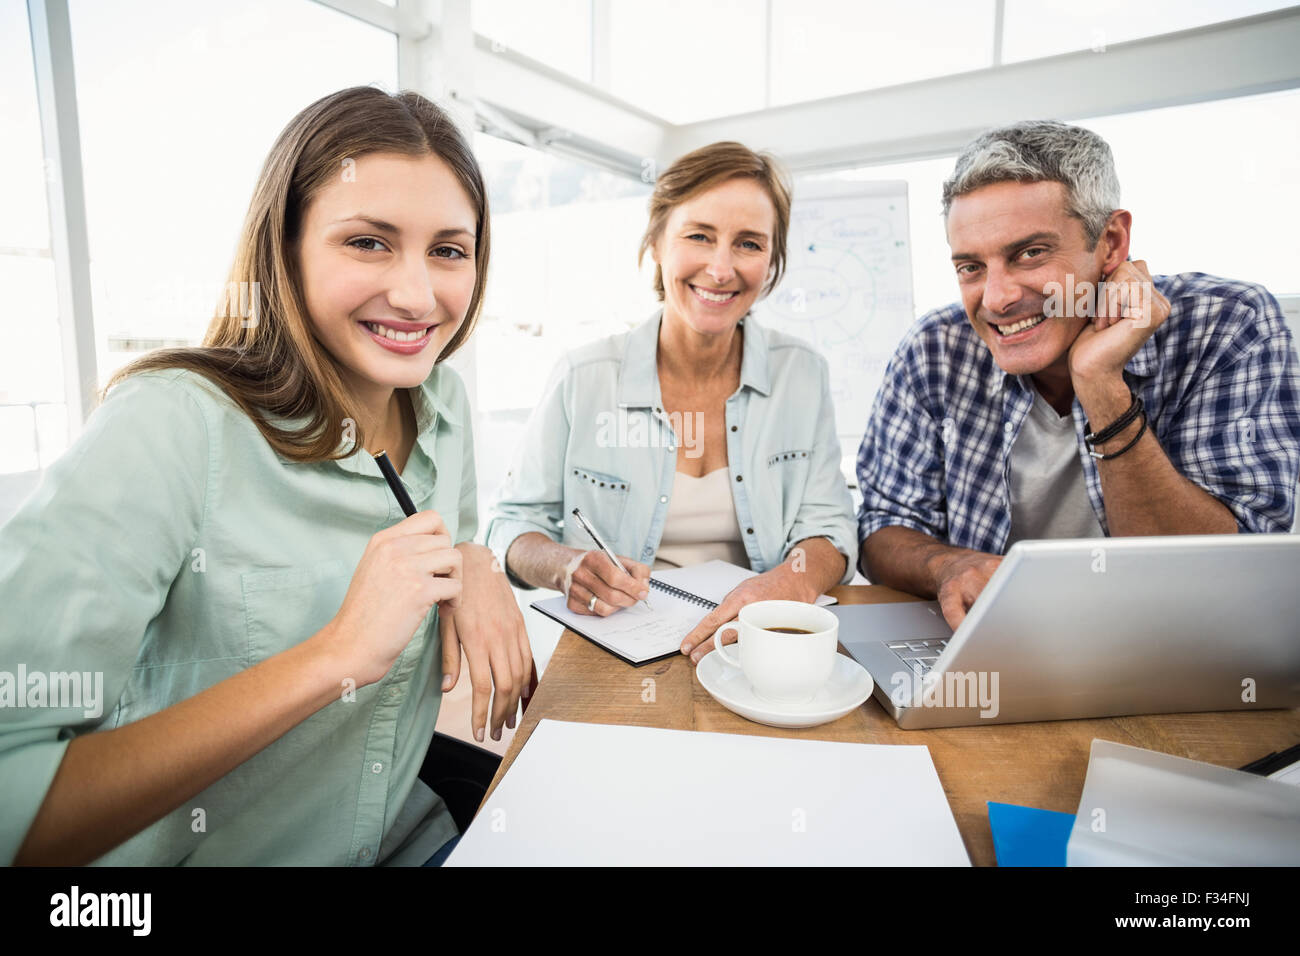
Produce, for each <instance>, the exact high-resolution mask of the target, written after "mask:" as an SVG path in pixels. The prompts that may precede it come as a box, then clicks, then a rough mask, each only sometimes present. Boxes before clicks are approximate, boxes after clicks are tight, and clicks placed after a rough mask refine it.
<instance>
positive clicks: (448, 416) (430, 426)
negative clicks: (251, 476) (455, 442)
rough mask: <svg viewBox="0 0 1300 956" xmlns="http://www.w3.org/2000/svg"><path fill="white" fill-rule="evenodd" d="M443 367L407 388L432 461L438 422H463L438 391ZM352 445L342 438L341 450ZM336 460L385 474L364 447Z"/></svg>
mask: <svg viewBox="0 0 1300 956" xmlns="http://www.w3.org/2000/svg"><path fill="white" fill-rule="evenodd" d="M441 369H442V365H441V364H439V365H435V366H434V367H433V372H432V373H431V374H430V375H429V377H428V378H427V379H425V380H424V382H423V383H421V385H420V386H419V387H418V388H410V389H407V392H408V393H409V394H410V396H411V408H412V409H413V410H414V411H415V432H416V434H415V441H416V444H417V445H419V446H420V447H421V448H422V449H424V452H425V454H426V455H428V456H429V459H430V460H433V449H434V439H435V437H436V435H437V431H438V423H439V421H445V422H446V423H447V424H448V425H450V426H452V427H453V428H455V427H459V426H460V424H461V419H460V416H459V415H458V414H456V413H455V412H453V411H452V410H451V408H450V406H448V405H447V403H446V402H445V401H443V399H442V396H441V395H439V394H438V390H437V384H438V381H439V379H440V377H441V374H440V373H441ZM267 419H268V421H270V422H271V423H272V424H273V425H275V426H276V427H278V428H284V429H289V430H294V429H297V428H302V427H303V426H304V425H306V424H307V417H306V416H302V417H299V418H284V417H280V416H276V415H268V416H267ZM350 444H352V443H351V442H350V441H346V440H340V441H339V450H340V451H342V450H344V449H346V448H347V446H348V445H350ZM276 457H277V458H279V459H280V461H281V462H283V463H284V464H286V465H300V464H304V462H300V461H295V460H293V459H292V458H287V457H285V456H284V455H283V454H281V453H280V452H276ZM334 463H335V464H337V465H338V466H339V467H341V468H343V469H345V470H347V471H351V472H355V473H356V474H363V475H371V476H374V477H380V478H382V477H383V473H382V472H381V471H380V470H379V466H378V465H376V464H375V462H374V458H373V456H371V455H370V453H369V452H367V451H366V450H365V449H364V448H357V449H356V450H355V451H354V452H353V453H352V454H351V455H349V456H348V457H347V458H338V459H334Z"/></svg>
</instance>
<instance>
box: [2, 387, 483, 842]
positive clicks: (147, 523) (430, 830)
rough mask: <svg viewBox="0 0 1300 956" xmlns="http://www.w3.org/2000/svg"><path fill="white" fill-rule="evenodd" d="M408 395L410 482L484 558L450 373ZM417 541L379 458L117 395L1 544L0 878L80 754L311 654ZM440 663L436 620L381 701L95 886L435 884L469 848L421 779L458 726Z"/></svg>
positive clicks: (296, 732)
mask: <svg viewBox="0 0 1300 956" xmlns="http://www.w3.org/2000/svg"><path fill="white" fill-rule="evenodd" d="M410 394H411V398H412V403H413V406H414V409H415V414H416V421H417V425H418V430H419V435H418V438H417V440H416V443H415V446H414V447H413V449H412V451H411V455H410V458H409V460H408V462H407V465H406V468H405V470H404V471H403V473H402V481H403V483H404V484H405V485H406V487H407V489H408V490H409V492H410V495H411V499H412V500H413V501H414V503H415V506H416V508H418V509H419V510H421V511H424V510H430V509H432V510H435V511H437V512H438V513H439V514H440V515H442V517H443V519H444V520H445V522H446V524H447V528H448V530H449V531H450V533H451V536H452V540H454V541H456V542H457V543H459V542H462V541H466V540H469V539H471V538H472V537H473V535H474V532H475V530H476V523H477V515H476V505H475V500H476V498H475V484H474V457H473V440H472V437H471V432H470V427H469V423H470V415H469V407H468V401H467V399H466V394H465V387H464V385H463V383H462V382H461V380H460V378H459V376H457V374H456V373H455V372H454V371H453V370H451V369H449V368H448V367H446V366H445V365H439V366H436V367H435V368H434V370H433V374H432V375H431V376H430V377H429V379H428V381H427V382H425V384H424V385H423V386H422V387H420V388H418V389H412V390H411V391H410ZM403 517H404V515H403V514H402V512H401V509H400V508H399V506H398V504H397V502H396V501H395V500H394V498H393V495H392V492H391V491H390V490H389V488H388V486H387V484H386V483H385V481H384V479H383V476H382V475H381V473H380V471H379V469H378V467H376V465H375V463H374V459H373V458H371V456H370V455H369V454H367V453H366V451H365V450H364V449H358V451H357V453H356V454H354V455H352V456H351V457H349V458H346V459H341V460H339V461H329V462H321V463H316V464H303V463H295V462H291V461H289V460H287V459H285V458H282V457H280V456H279V455H278V454H277V453H276V451H275V450H274V448H272V447H271V445H270V444H268V443H267V441H266V440H265V438H263V437H262V434H261V433H260V432H259V431H258V430H257V427H256V426H255V425H254V424H253V422H252V420H251V419H249V417H248V416H247V415H246V414H245V413H244V412H243V411H241V410H240V409H239V407H238V406H237V405H235V404H234V403H233V402H232V401H231V400H230V399H229V398H228V397H227V396H226V395H225V394H224V392H222V390H221V389H220V388H219V387H218V386H216V385H215V384H213V383H211V382H210V381H208V380H207V379H205V378H203V377H202V376H200V375H197V374H195V373H192V372H188V371H183V370H168V371H164V372H149V373H144V374H140V375H136V376H133V377H131V378H129V379H127V380H126V381H125V382H124V383H122V384H121V385H119V386H118V387H117V388H115V389H114V390H113V392H112V393H110V395H109V397H108V400H107V401H106V402H105V403H104V404H103V406H102V407H100V408H99V409H97V410H96V411H95V413H94V414H93V415H92V416H91V418H90V420H89V422H88V425H87V428H86V431H85V432H84V433H83V434H82V436H81V437H80V438H79V439H78V440H77V442H76V443H75V444H74V445H73V446H72V447H71V448H70V449H68V451H67V452H66V453H65V454H64V455H63V456H62V457H61V458H59V459H58V461H56V462H55V464H54V465H53V466H52V467H51V468H50V470H49V471H48V473H47V474H46V475H45V478H44V480H43V482H42V483H41V485H40V486H39V488H37V490H36V491H35V492H34V493H33V495H32V496H31V498H29V499H28V500H27V501H26V502H25V503H24V505H23V506H22V508H21V509H20V510H19V511H18V512H17V513H16V514H15V515H14V516H13V517H12V518H11V519H10V520H9V521H8V522H7V523H6V524H5V525H4V527H3V528H0V862H4V863H9V862H12V860H13V858H14V856H15V855H16V854H17V852H18V849H19V847H20V846H21V845H22V842H23V839H24V838H25V836H26V834H27V831H28V830H29V829H30V827H31V823H32V821H33V819H34V818H35V816H36V812H37V810H38V809H39V808H40V805H41V803H42V801H43V800H44V798H45V794H46V792H47V791H48V789H49V786H50V783H51V781H52V780H53V778H54V775H55V772H56V771H57V769H58V767H59V763H60V761H61V760H62V759H63V754H64V751H65V749H66V748H67V745H68V742H69V741H70V740H71V739H72V738H73V737H75V736H77V735H79V734H86V733H94V732H96V731H100V730H109V729H112V728H116V727H121V726H123V725H124V724H128V723H131V722H132V721H136V720H139V719H140V718H142V717H145V716H148V715H149V714H152V713H155V712H157V711H160V710H163V709H165V708H167V707H169V706H171V705H172V704H175V703H177V702H179V701H182V700H185V699H186V698H188V697H191V696H193V695H195V694H197V693H199V692H200V691H203V690H205V689H206V688H208V687H211V686H212V685H214V684H217V683H218V682H220V681H222V680H224V679H226V678H228V677H231V676H232V675H234V674H236V673H238V672H239V671H241V670H243V669H244V668H246V667H249V666H252V665H254V664H256V663H257V662H259V661H262V660H265V659H266V658H268V657H271V656H272V655H274V654H277V653H279V652H280V651H283V650H286V649H288V648H289V647H291V646H293V645H295V644H298V643H300V642H301V641H303V640H306V639H307V638H309V637H311V636H312V635H313V634H314V633H316V632H317V631H318V630H319V629H320V628H321V627H323V626H324V625H325V624H326V623H327V622H328V621H329V620H330V619H331V618H332V617H333V616H334V614H335V613H337V611H338V609H339V607H340V606H341V605H342V603H343V597H344V595H345V594H346V592H347V587H348V584H349V582H350V581H351V578H352V573H353V571H354V570H355V569H356V566H357V562H358V561H359V560H360V557H361V554H362V552H363V551H364V549H365V546H366V544H367V542H368V541H369V540H370V538H371V536H372V535H374V534H375V533H376V532H378V531H380V530H382V529H383V528H386V527H389V526H390V525H392V524H395V523H396V522H398V521H400V520H402V518H403ZM439 643H440V642H439V638H438V628H437V609H436V608H435V609H434V610H433V611H431V612H430V614H429V616H428V617H427V618H426V619H425V621H424V623H423V624H422V625H421V626H420V628H419V629H418V630H417V631H416V633H415V636H414V637H413V638H412V640H411V642H410V644H409V645H407V647H406V649H405V650H404V651H403V653H402V655H401V656H400V657H399V658H398V660H397V661H396V663H395V664H394V665H393V667H392V669H391V670H390V671H389V672H388V674H387V675H386V676H385V677H384V679H383V680H381V681H380V682H378V683H377V684H372V685H369V686H366V687H359V688H356V689H355V692H354V699H351V700H349V699H347V697H348V696H349V695H348V688H344V687H341V688H340V695H339V699H338V700H335V701H334V702H332V703H331V704H329V705H328V706H326V707H325V708H323V709H322V710H320V711H318V712H317V713H316V714H314V715H313V716H311V717H309V718H308V719H307V720H305V721H303V722H302V723H301V724H299V725H298V726H296V727H294V728H293V729H292V730H290V731H289V732H288V733H286V734H285V735H284V736H282V737H281V738H280V739H279V740H277V741H275V742H274V743H272V744H271V745H270V746H268V747H267V748H265V749H264V750H262V751H261V752H260V753H258V754H256V755H254V756H253V757H252V758H250V759H249V760H247V761H245V762H244V763H243V764H241V765H240V766H238V767H237V768H235V769H234V770H232V771H231V772H230V773H228V774H226V775H225V776H224V777H222V778H221V779H220V780H219V781H217V782H216V783H214V784H213V785H212V786H210V787H208V788H207V789H205V790H203V791H202V792H201V793H199V794H197V795H196V796H194V797H193V798H192V799H190V800H188V801H186V802H185V804H184V805H182V806H180V807H177V808H176V809H175V810H174V811H173V812H172V813H170V814H168V815H167V816H166V817H164V818H163V819H161V820H159V821H158V822H156V823H155V824H153V825H152V826H150V827H148V828H147V829H146V830H144V831H142V832H141V833H139V834H137V835H136V836H134V837H132V838H131V839H129V840H127V841H126V842H125V843H123V844H121V845H120V846H118V847H116V848H115V849H113V850H111V851H110V852H109V853H107V854H105V855H104V856H102V857H100V858H99V860H97V861H96V862H97V863H100V864H113V865H123V864H125V865H131V864H147V865H170V864H182V863H183V864H198V865H227V864H230V865H262V864H305V865H330V866H343V865H351V866H367V865H374V864H376V863H393V864H405V863H412V864H420V863H423V862H424V861H425V860H426V859H427V858H428V857H429V856H431V855H432V854H433V853H434V852H435V851H436V850H437V849H438V848H439V847H440V846H442V844H443V843H445V842H446V841H447V840H448V839H450V838H451V837H453V836H455V834H456V827H455V824H454V823H453V821H452V819H451V815H450V813H449V812H448V811H447V809H446V806H445V805H444V804H443V802H442V800H441V799H440V798H438V797H437V796H436V795H435V794H434V793H433V791H432V790H430V789H429V788H428V787H427V786H425V785H424V784H423V783H422V782H421V781H420V780H419V779H418V777H417V774H418V772H419V770H420V766H421V764H422V762H423V760H424V757H425V752H426V751H427V749H428V746H429V742H430V740H431V739H432V737H433V730H434V724H435V722H436V721H437V717H438V707H439V704H440V703H441V692H440V688H441V681H442V657H441V649H440V646H439ZM74 673H75V674H77V675H79V679H77V680H75V681H74V679H73V677H72V676H71V675H72V674H74ZM6 675H7V676H6ZM51 675H54V676H51ZM97 684H98V685H99V686H100V687H101V690H100V692H99V693H98V694H96V691H95V687H96V685H97ZM97 696H98V698H99V699H98V700H96V699H95V698H96V697H97Z"/></svg>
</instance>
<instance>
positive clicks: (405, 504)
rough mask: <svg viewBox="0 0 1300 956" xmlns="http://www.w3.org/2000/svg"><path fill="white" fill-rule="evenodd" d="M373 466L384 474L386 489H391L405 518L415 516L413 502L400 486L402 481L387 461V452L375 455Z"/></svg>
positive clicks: (403, 486)
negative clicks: (377, 467) (386, 483)
mask: <svg viewBox="0 0 1300 956" xmlns="http://www.w3.org/2000/svg"><path fill="white" fill-rule="evenodd" d="M375 464H376V465H378V466H379V470H380V471H382V472H383V473H384V479H385V480H386V481H387V482H388V487H389V488H392V489H393V497H395V498H396V499H397V503H398V504H399V505H401V506H402V511H404V512H405V513H406V517H408V518H409V517H411V515H413V514H415V502H413V501H411V496H410V495H408V494H407V493H406V486H405V485H403V484H402V479H401V478H399V477H398V476H397V469H396V468H394V467H393V463H392V462H391V461H389V460H388V452H386V451H380V452H378V453H376V455H375Z"/></svg>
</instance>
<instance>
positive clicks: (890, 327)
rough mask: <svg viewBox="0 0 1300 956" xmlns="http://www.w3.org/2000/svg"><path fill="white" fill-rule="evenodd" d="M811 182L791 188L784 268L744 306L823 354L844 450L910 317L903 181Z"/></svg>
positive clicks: (857, 432)
mask: <svg viewBox="0 0 1300 956" xmlns="http://www.w3.org/2000/svg"><path fill="white" fill-rule="evenodd" d="M818 185H819V186H820V189H817V188H814V187H813V186H812V185H811V184H807V185H800V186H799V187H798V188H796V190H795V197H796V198H795V201H794V205H793V208H792V209H791V213H790V238H789V243H788V246H787V259H786V271H785V276H784V278H782V280H781V284H780V285H779V286H777V288H776V289H775V290H774V291H773V292H772V294H771V295H770V296H768V297H767V298H766V299H764V300H762V301H761V302H759V303H758V304H757V305H756V306H755V307H754V313H755V315H757V316H758V317H759V319H760V320H761V321H763V322H764V323H766V324H767V325H768V326H769V327H772V328H776V329H779V330H781V331H783V332H787V333H789V334H791V335H795V336H798V337H799V338H801V339H804V340H805V341H807V342H809V343H811V344H812V345H814V346H816V347H817V348H818V349H819V350H820V351H821V353H822V354H823V355H824V356H826V360H827V361H828V362H829V363H830V373H831V395H832V398H833V399H834V402H835V420H836V431H837V432H838V434H839V436H840V443H841V446H842V450H843V451H844V452H845V453H846V454H845V457H846V458H848V457H849V456H850V455H851V454H853V453H856V451H857V442H858V441H860V440H861V438H862V433H863V431H864V430H865V428H866V424H867V416H868V414H869V413H870V411H871V403H872V400H873V399H874V398H875V395H876V390H877V389H878V388H879V387H880V382H881V379H882V378H883V376H884V371H885V365H886V364H887V363H888V362H889V359H890V356H891V355H893V353H894V349H895V347H896V346H897V345H898V342H899V340H900V339H901V338H902V337H903V334H904V333H905V332H906V331H907V329H908V327H909V326H910V325H911V324H912V320H913V314H912V255H911V243H910V241H909V238H908V218H907V183H906V182H903V181H901V180H900V181H887V182H856V183H837V184H834V186H833V187H830V188H828V187H827V186H825V185H820V184H818ZM850 474H851V473H850Z"/></svg>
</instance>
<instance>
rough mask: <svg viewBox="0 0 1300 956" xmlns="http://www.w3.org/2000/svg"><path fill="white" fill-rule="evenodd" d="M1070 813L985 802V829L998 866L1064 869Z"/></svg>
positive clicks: (1070, 824) (1070, 825)
mask: <svg viewBox="0 0 1300 956" xmlns="http://www.w3.org/2000/svg"><path fill="white" fill-rule="evenodd" d="M1073 828H1074V814H1073V813H1057V812H1056V811H1055V810H1036V809H1034V808H1033V807H1018V806H1016V805H1015V804H1011V803H994V802H993V801H992V800H990V801H989V829H991V830H992V831H993V852H994V853H996V854H997V858H998V866H1065V845H1066V844H1067V843H1069V842H1070V831H1071V830H1072V829H1073Z"/></svg>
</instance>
